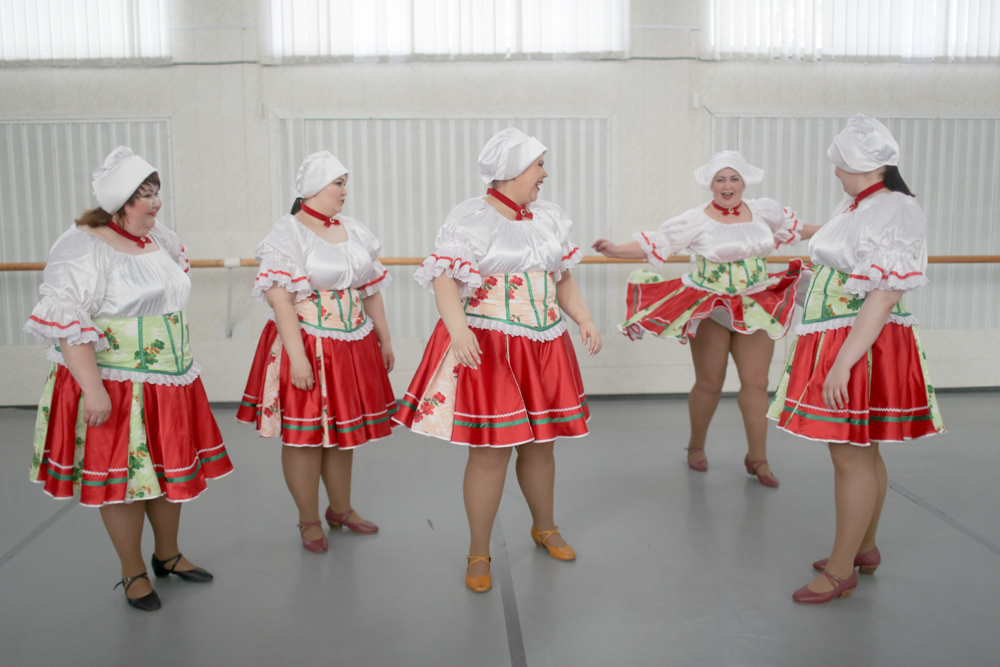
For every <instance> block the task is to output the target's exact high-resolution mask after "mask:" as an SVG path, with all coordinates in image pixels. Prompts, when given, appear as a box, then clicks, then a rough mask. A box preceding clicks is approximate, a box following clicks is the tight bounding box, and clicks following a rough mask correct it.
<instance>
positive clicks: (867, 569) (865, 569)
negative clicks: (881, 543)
mask: <svg viewBox="0 0 1000 667" xmlns="http://www.w3.org/2000/svg"><path fill="white" fill-rule="evenodd" d="M828 560H830V559H829V558H824V559H823V560H818V561H816V562H815V563H813V569H814V570H819V571H820V572H822V571H823V570H825V569H826V562H827V561H828ZM881 564H882V554H880V553H879V552H878V547H875V548H874V549H872V550H871V551H869V552H868V553H864V554H858V555H857V556H855V557H854V567H856V568H858V572H860V573H861V574H875V570H876V569H877V568H878V566H879V565H881Z"/></svg>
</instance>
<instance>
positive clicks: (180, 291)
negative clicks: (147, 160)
mask: <svg viewBox="0 0 1000 667" xmlns="http://www.w3.org/2000/svg"><path fill="white" fill-rule="evenodd" d="M149 236H151V237H152V238H153V240H154V241H156V244H157V245H158V246H159V250H157V251H156V252H152V253H147V254H144V255H129V254H127V253H124V252H120V251H118V250H115V249H114V248H113V247H111V246H110V245H109V244H108V243H106V242H105V241H102V240H101V239H99V238H97V237H96V236H94V235H92V234H88V233H87V232H85V231H83V230H81V229H79V228H78V227H77V226H76V225H73V226H72V227H70V228H69V229H67V230H66V231H65V232H64V233H63V235H62V236H60V237H59V238H58V239H56V242H55V244H53V246H52V250H50V251H49V259H48V262H47V263H46V264H45V270H44V271H43V273H42V284H41V286H40V287H39V288H38V291H39V293H40V294H41V295H42V298H41V300H40V301H39V302H38V305H36V306H35V308H34V310H32V311H31V318H30V319H29V320H28V322H27V324H25V325H24V330H25V331H27V332H29V333H33V334H35V335H36V336H38V337H39V338H41V339H42V340H45V341H47V342H49V343H52V344H53V345H55V344H56V343H57V342H58V340H59V339H60V338H65V339H66V342H67V343H69V344H70V345H82V344H84V343H91V342H92V343H93V344H94V350H95V351H97V352H100V351H102V350H106V349H108V347H109V345H108V341H107V337H106V336H105V334H104V332H103V331H101V329H100V328H99V327H98V326H97V325H95V324H94V318H102V317H148V316H151V315H163V314H166V313H173V312H176V311H179V310H184V309H185V308H187V304H188V299H189V298H190V296H191V280H190V278H188V275H187V274H188V271H189V270H190V264H189V263H188V260H187V254H186V252H185V250H184V246H183V245H181V242H180V239H178V238H177V234H176V233H174V232H173V231H172V230H170V229H167V228H166V227H164V226H163V225H161V224H160V223H159V222H157V223H156V224H155V225H154V226H153V229H152V230H150V232H149ZM48 357H49V359H50V360H51V361H54V362H56V363H64V362H63V359H62V355H61V354H60V353H59V352H57V351H56V350H55V349H54V347H53V348H50V349H49V353H48ZM199 371H200V367H199V366H198V363H197V362H195V363H194V365H193V366H192V367H191V370H190V371H189V372H188V373H187V374H185V375H184V376H179V377H171V378H167V377H163V376H159V375H150V376H149V377H147V374H144V373H131V374H129V373H127V372H121V371H115V370H114V369H106V368H102V369H101V377H103V378H105V379H112V380H123V379H134V380H140V381H145V382H156V383H160V384H188V383H189V382H193V381H194V378H196V377H197V376H198V373H199ZM126 375H127V376H128V377H125V376H126Z"/></svg>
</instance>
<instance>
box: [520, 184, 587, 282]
mask: <svg viewBox="0 0 1000 667" xmlns="http://www.w3.org/2000/svg"><path fill="white" fill-rule="evenodd" d="M531 211H532V213H534V215H535V218H536V219H538V218H544V219H545V221H546V222H547V223H548V224H549V226H550V227H551V229H552V230H553V232H554V233H555V235H556V238H558V239H559V244H560V246H561V247H562V259H560V260H559V266H558V267H556V269H555V271H554V272H553V273H554V274H555V275H554V276H553V277H554V279H555V281H556V282H557V283H558V282H559V281H560V280H561V279H562V273H563V271H568V270H570V269H571V268H573V267H574V266H576V265H577V264H579V263H580V260H582V259H583V252H582V251H581V250H580V248H579V246H577V245H576V244H575V243H573V241H572V240H571V239H570V232H572V230H573V221H572V220H570V217H569V214H567V213H566V211H564V210H563V209H562V207H560V206H559V205H558V204H553V203H552V202H550V201H544V200H541V199H539V200H537V201H535V202H534V203H533V204H531Z"/></svg>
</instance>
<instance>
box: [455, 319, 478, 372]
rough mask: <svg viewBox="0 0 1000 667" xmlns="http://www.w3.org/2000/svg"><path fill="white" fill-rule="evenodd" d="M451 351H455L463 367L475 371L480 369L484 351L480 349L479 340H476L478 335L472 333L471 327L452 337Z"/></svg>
mask: <svg viewBox="0 0 1000 667" xmlns="http://www.w3.org/2000/svg"><path fill="white" fill-rule="evenodd" d="M451 349H452V350H454V351H455V356H456V357H458V361H459V363H460V364H462V365H463V366H466V367H468V368H471V369H473V370H475V369H476V368H478V367H479V362H480V360H481V355H482V353H483V351H482V350H481V349H479V340H478V339H477V338H476V334H474V333H472V329H470V328H469V327H465V329H463V330H461V331H459V332H458V333H456V334H454V335H452V337H451Z"/></svg>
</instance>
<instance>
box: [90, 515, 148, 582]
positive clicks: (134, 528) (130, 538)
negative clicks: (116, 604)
mask: <svg viewBox="0 0 1000 667" xmlns="http://www.w3.org/2000/svg"><path fill="white" fill-rule="evenodd" d="M145 504H146V502H145V501H137V502H133V503H122V504H118V505H104V506H103V507H101V519H103V520H104V527H105V528H106V529H107V531H108V536H110V537H111V543H112V544H113V545H115V551H117V552H118V559H119V560H120V561H121V562H122V578H123V579H124V578H126V577H134V576H136V575H137V574H142V573H143V572H145V571H146V564H145V563H143V562H142V524H143V522H144V520H145V514H143V510H144V509H145V507H144V505H145ZM152 591H153V585H152V584H151V583H149V581H148V580H146V579H138V580H136V582H135V583H133V584H132V585H131V586H130V587H129V589H128V591H127V592H126V593H125V595H127V596H128V597H130V598H132V599H133V600H134V599H136V598H141V597H145V596H146V595H149V594H150V593H151V592H152Z"/></svg>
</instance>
